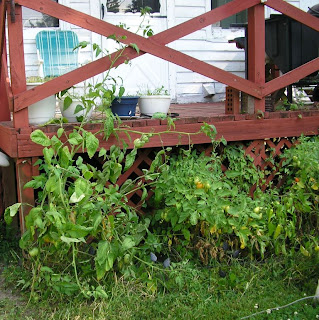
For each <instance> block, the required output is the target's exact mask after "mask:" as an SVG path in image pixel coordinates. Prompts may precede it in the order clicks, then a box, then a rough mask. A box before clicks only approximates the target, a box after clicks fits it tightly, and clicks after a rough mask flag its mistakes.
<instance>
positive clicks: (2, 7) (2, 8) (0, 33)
mask: <svg viewBox="0 0 319 320" xmlns="http://www.w3.org/2000/svg"><path fill="white" fill-rule="evenodd" d="M6 10H7V7H6V1H5V0H2V1H1V2H0V57H1V56H2V53H3V47H4V46H5V34H6V27H5V22H6ZM1 68H2V64H0V73H1Z"/></svg>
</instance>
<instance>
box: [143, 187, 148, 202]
mask: <svg viewBox="0 0 319 320" xmlns="http://www.w3.org/2000/svg"><path fill="white" fill-rule="evenodd" d="M147 196H148V192H147V189H146V188H145V187H143V193H142V197H141V201H144V200H145V199H146V197H147Z"/></svg>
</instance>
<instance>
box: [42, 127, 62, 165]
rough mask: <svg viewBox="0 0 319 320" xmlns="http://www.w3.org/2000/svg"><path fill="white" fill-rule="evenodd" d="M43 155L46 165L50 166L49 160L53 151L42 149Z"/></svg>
mask: <svg viewBox="0 0 319 320" xmlns="http://www.w3.org/2000/svg"><path fill="white" fill-rule="evenodd" d="M60 129H61V128H60ZM43 155H44V160H45V162H46V163H47V164H51V160H52V158H53V156H54V150H53V149H51V148H50V149H49V148H47V147H45V148H43Z"/></svg>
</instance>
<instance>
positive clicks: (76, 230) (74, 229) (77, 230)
mask: <svg viewBox="0 0 319 320" xmlns="http://www.w3.org/2000/svg"><path fill="white" fill-rule="evenodd" d="M63 230H64V231H65V233H66V234H68V235H69V236H70V237H71V238H78V239H80V238H84V237H86V236H87V235H88V234H89V233H90V232H91V231H92V230H93V227H84V226H81V225H78V224H73V223H71V222H68V223H66V224H65V225H64V229H63Z"/></svg>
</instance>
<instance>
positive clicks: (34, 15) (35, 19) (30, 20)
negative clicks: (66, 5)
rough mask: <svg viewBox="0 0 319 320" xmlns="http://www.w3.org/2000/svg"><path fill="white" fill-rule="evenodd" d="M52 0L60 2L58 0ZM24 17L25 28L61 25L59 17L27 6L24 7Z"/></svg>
mask: <svg viewBox="0 0 319 320" xmlns="http://www.w3.org/2000/svg"><path fill="white" fill-rule="evenodd" d="M52 1H54V2H58V0H52ZM22 19H23V26H24V27H25V28H47V27H58V26H59V19H57V18H54V17H51V16H48V15H47V14H44V13H41V12H38V11H34V10H32V9H29V8H26V7H22Z"/></svg>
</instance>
